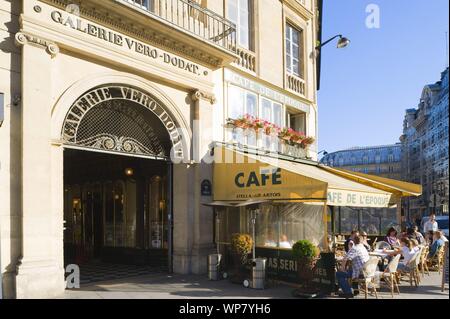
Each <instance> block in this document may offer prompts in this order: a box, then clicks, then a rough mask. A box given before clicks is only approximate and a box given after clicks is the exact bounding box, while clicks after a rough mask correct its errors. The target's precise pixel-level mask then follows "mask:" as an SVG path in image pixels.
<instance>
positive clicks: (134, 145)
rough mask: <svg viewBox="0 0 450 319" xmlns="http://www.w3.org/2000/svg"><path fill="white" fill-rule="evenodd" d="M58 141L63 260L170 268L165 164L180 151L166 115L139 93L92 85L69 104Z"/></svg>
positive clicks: (167, 112)
mask: <svg viewBox="0 0 450 319" xmlns="http://www.w3.org/2000/svg"><path fill="white" fill-rule="evenodd" d="M61 139H62V141H63V146H64V220H65V231H64V255H65V256H64V258H65V263H66V264H67V263H73V262H74V263H77V264H81V265H82V264H84V263H89V262H91V261H102V262H110V263H118V264H132V265H151V266H159V267H161V268H166V269H168V268H169V269H170V264H171V249H172V225H171V224H170V221H171V220H172V218H171V215H172V213H171V207H172V194H171V159H174V158H182V157H183V156H184V150H185V148H184V145H183V139H182V134H181V133H180V130H179V128H178V124H177V122H176V121H175V120H174V118H173V116H172V115H171V112H170V110H169V109H168V108H166V106H165V105H163V104H162V103H161V102H160V101H158V100H157V99H156V98H155V97H153V96H152V95H150V94H148V93H146V92H143V91H142V90H140V89H138V88H135V87H131V86H124V85H116V84H112V85H103V86H98V87H95V88H93V89H91V90H89V91H87V92H85V93H84V94H82V95H81V96H80V97H79V98H78V99H77V100H76V101H75V102H74V103H73V105H72V106H71V107H70V109H69V111H68V112H67V114H66V117H65V119H64V122H63V126H62V131H61ZM82 270H83V268H82Z"/></svg>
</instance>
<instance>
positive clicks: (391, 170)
mask: <svg viewBox="0 0 450 319" xmlns="http://www.w3.org/2000/svg"><path fill="white" fill-rule="evenodd" d="M401 159H402V145H401V144H400V143H397V144H392V145H381V146H367V147H353V148H350V149H347V150H342V151H337V152H333V153H328V154H327V155H325V156H324V157H322V159H321V160H320V162H321V163H322V164H325V165H328V166H331V167H339V168H343V169H347V170H350V171H353V172H358V173H365V174H372V175H378V176H381V177H387V178H392V179H401V176H402V175H401Z"/></svg>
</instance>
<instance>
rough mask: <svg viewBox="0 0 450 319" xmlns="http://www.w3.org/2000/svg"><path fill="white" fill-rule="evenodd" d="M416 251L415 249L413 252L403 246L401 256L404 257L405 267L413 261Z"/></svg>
mask: <svg viewBox="0 0 450 319" xmlns="http://www.w3.org/2000/svg"><path fill="white" fill-rule="evenodd" d="M415 253H416V251H415V250H414V248H413V249H412V250H409V248H408V247H406V246H403V247H402V250H401V254H402V256H403V260H402V263H403V264H404V265H407V264H408V263H409V261H410V260H411V258H412V257H413V256H414V255H415Z"/></svg>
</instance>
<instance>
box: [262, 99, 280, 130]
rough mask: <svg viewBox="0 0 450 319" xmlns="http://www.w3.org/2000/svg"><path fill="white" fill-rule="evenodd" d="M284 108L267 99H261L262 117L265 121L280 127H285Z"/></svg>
mask: <svg viewBox="0 0 450 319" xmlns="http://www.w3.org/2000/svg"><path fill="white" fill-rule="evenodd" d="M282 111H283V109H282V106H281V104H279V103H276V102H273V101H271V100H268V99H266V98H261V112H260V114H261V115H260V117H261V119H263V120H266V121H269V122H270V123H273V124H276V125H278V126H279V127H281V126H282V125H283V121H282V119H283V116H282Z"/></svg>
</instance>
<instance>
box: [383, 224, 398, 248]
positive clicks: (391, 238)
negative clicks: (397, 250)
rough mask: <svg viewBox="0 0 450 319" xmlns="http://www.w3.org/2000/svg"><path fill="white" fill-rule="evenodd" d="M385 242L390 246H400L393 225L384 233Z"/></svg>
mask: <svg viewBox="0 0 450 319" xmlns="http://www.w3.org/2000/svg"><path fill="white" fill-rule="evenodd" d="M386 242H387V243H388V244H389V245H391V247H392V248H394V247H398V246H400V242H399V240H398V238H397V231H396V230H395V228H394V227H391V228H389V230H388V232H387V234H386Z"/></svg>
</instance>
